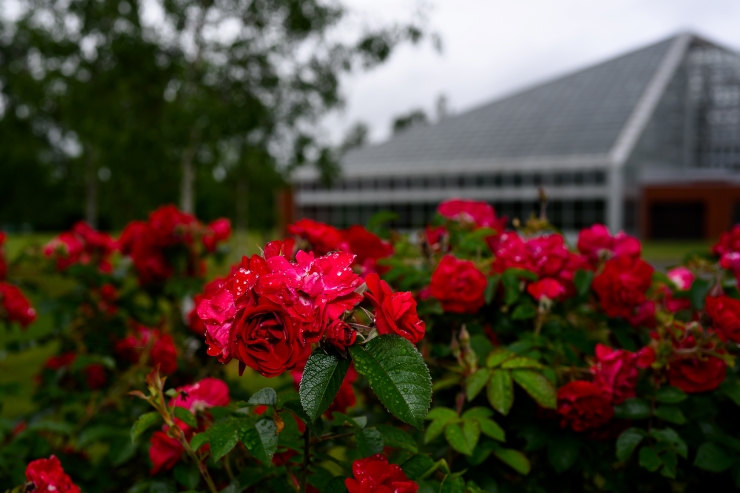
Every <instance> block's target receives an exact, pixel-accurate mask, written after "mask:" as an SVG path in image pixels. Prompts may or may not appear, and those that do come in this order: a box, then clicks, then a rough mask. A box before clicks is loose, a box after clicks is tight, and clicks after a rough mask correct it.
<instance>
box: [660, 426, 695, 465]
mask: <svg viewBox="0 0 740 493" xmlns="http://www.w3.org/2000/svg"><path fill="white" fill-rule="evenodd" d="M650 436H651V437H653V438H655V439H656V440H657V441H658V443H659V444H660V443H661V442H662V443H663V444H666V445H668V446H669V447H670V448H671V449H673V450H675V451H676V453H678V455H680V456H681V457H683V458H684V459H685V458H687V457H688V453H689V448H688V446H687V445H686V442H684V441H683V439H682V438H681V437H680V436H679V435H678V433H676V430H674V429H673V428H664V429H662V430H651V431H650Z"/></svg>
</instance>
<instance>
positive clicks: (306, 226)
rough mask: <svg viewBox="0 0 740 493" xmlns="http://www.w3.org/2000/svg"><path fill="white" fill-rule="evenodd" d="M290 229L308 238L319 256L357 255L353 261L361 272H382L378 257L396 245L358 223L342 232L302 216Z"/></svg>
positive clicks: (390, 250) (301, 236)
mask: <svg viewBox="0 0 740 493" xmlns="http://www.w3.org/2000/svg"><path fill="white" fill-rule="evenodd" d="M288 232H289V233H290V234H292V235H295V236H298V237H300V238H303V239H304V240H306V241H307V242H308V243H309V245H310V246H311V250H312V251H313V252H315V253H316V254H317V255H326V254H327V253H329V252H349V253H352V254H354V255H355V260H354V264H355V265H357V266H358V267H359V269H360V273H361V274H362V275H363V276H364V275H365V274H368V273H372V272H381V273H382V272H383V271H384V270H385V269H384V267H383V266H380V265H378V263H377V262H378V260H380V259H383V258H387V257H390V256H391V255H392V254H393V247H392V246H391V244H390V243H388V242H387V241H384V240H382V239H380V238H379V237H378V236H377V235H375V234H373V233H371V232H370V231H368V230H367V229H365V228H364V227H363V226H359V225H355V226H352V227H351V228H348V229H346V230H344V231H341V230H339V229H337V228H335V227H333V226H330V225H328V224H324V223H320V222H318V221H313V220H311V219H301V220H300V221H297V222H295V223H294V224H291V225H290V226H288Z"/></svg>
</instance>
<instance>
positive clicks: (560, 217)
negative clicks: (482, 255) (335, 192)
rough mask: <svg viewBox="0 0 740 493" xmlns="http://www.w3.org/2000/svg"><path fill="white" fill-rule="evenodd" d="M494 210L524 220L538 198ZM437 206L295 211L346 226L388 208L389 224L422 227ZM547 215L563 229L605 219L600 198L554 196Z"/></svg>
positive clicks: (536, 208) (536, 209)
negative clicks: (391, 218) (574, 198)
mask: <svg viewBox="0 0 740 493" xmlns="http://www.w3.org/2000/svg"><path fill="white" fill-rule="evenodd" d="M491 205H493V207H494V209H495V210H496V214H497V215H499V216H505V217H507V218H508V219H509V221H511V220H512V219H514V218H519V219H522V220H526V219H527V218H529V217H530V216H531V215H532V214H539V210H540V206H539V203H538V202H529V201H519V202H500V203H492V204H491ZM436 210H437V203H429V204H393V205H387V206H381V205H344V206H305V207H301V208H300V209H299V211H298V214H299V217H306V218H309V219H314V220H317V221H321V222H325V223H329V224H332V225H334V226H337V227H340V228H346V227H348V226H351V225H353V224H367V222H368V220H369V219H370V218H371V217H372V216H373V215H374V214H376V213H378V212H381V211H391V212H394V213H395V214H397V215H398V219H397V220H395V221H394V222H392V223H391V226H392V227H394V228H398V229H414V228H422V227H424V226H426V225H427V224H429V223H430V222H431V220H432V218H433V217H434V214H435V212H436ZM547 217H548V218H549V219H550V222H551V223H552V224H554V225H555V226H557V227H559V228H561V229H564V230H577V229H582V228H585V227H588V226H591V225H592V224H595V223H604V222H605V221H606V203H605V201H604V200H556V201H551V202H549V203H548V205H547Z"/></svg>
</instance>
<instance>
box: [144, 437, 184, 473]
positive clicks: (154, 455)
mask: <svg viewBox="0 0 740 493" xmlns="http://www.w3.org/2000/svg"><path fill="white" fill-rule="evenodd" d="M150 443H151V446H150V447H149V458H150V459H151V461H152V470H151V471H150V474H151V475H152V476H154V475H155V474H157V473H158V472H160V471H167V470H169V469H172V468H173V467H175V465H176V464H177V463H178V462H179V461H180V458H181V457H182V454H183V453H184V452H185V448H184V447H183V446H182V445H181V444H180V442H178V441H177V440H175V439H174V438H170V437H169V436H167V433H165V432H163V431H155V432H154V434H153V435H152V439H151V442H150Z"/></svg>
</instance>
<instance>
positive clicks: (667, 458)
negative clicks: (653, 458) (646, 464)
mask: <svg viewBox="0 0 740 493" xmlns="http://www.w3.org/2000/svg"><path fill="white" fill-rule="evenodd" d="M660 459H661V460H662V461H663V467H662V468H661V469H660V475H661V476H664V477H666V478H671V479H676V466H678V456H676V454H675V453H673V452H666V453H665V454H663V455H661V456H660Z"/></svg>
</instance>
